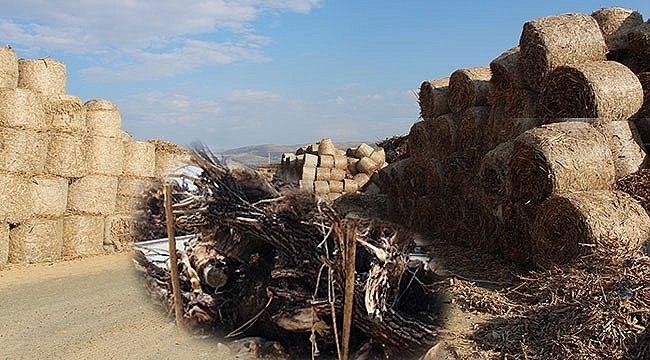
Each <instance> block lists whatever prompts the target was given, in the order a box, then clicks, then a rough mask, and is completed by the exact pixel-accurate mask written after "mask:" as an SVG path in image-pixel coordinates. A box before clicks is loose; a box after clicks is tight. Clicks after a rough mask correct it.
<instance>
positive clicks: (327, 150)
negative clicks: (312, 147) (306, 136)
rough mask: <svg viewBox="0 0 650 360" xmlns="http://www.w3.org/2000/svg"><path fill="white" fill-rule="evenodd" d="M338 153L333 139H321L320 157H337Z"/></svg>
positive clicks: (319, 143) (319, 144)
mask: <svg viewBox="0 0 650 360" xmlns="http://www.w3.org/2000/svg"><path fill="white" fill-rule="evenodd" d="M336 153H337V151H336V147H335V146H334V143H333V142H332V139H330V138H325V139H321V141H319V142H318V156H320V157H322V156H323V155H331V156H334V155H336Z"/></svg>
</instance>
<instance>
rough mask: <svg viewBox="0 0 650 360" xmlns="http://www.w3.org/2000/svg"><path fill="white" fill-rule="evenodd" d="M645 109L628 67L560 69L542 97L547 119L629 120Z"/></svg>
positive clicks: (542, 111) (592, 64)
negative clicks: (642, 106)
mask: <svg viewBox="0 0 650 360" xmlns="http://www.w3.org/2000/svg"><path fill="white" fill-rule="evenodd" d="M641 105H643V88H642V86H641V83H640V82H639V79H638V78H637V77H636V75H634V73H633V72H632V71H631V70H630V69H628V68H627V67H626V66H624V65H622V64H620V63H618V62H616V61H591V62H585V63H580V64H575V65H570V66H561V67H558V68H556V69H555V70H554V71H553V72H552V73H551V74H550V75H549V76H548V81H547V82H546V84H545V85H544V88H543V89H542V92H541V93H540V95H539V106H538V111H539V114H540V116H542V117H545V118H592V119H593V118H607V119H612V120H627V119H629V118H630V117H632V116H633V115H634V114H636V113H637V111H639V109H640V108H641Z"/></svg>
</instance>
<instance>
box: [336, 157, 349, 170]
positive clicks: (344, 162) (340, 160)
mask: <svg viewBox="0 0 650 360" xmlns="http://www.w3.org/2000/svg"><path fill="white" fill-rule="evenodd" d="M334 167H335V168H337V169H347V167H348V157H347V156H346V155H345V154H337V155H336V156H334Z"/></svg>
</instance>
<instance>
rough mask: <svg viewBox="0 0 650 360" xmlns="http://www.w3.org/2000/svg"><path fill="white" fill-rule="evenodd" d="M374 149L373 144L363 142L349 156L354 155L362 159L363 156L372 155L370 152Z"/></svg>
mask: <svg viewBox="0 0 650 360" xmlns="http://www.w3.org/2000/svg"><path fill="white" fill-rule="evenodd" d="M373 150H374V149H373V148H372V146H370V145H368V144H366V143H361V144H359V146H357V148H356V149H354V150H353V151H352V153H351V154H350V155H348V156H353V157H356V158H357V159H361V158H363V157H366V156H370V154H372V151H373Z"/></svg>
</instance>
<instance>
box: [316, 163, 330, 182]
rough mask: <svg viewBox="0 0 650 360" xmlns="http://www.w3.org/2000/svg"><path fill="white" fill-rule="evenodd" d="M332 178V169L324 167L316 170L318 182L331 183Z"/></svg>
mask: <svg viewBox="0 0 650 360" xmlns="http://www.w3.org/2000/svg"><path fill="white" fill-rule="evenodd" d="M330 177H331V169H330V168H324V167H320V166H319V167H317V168H316V180H317V181H329V180H330Z"/></svg>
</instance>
